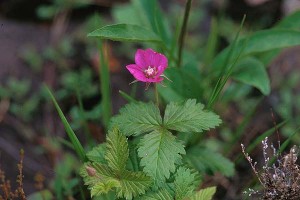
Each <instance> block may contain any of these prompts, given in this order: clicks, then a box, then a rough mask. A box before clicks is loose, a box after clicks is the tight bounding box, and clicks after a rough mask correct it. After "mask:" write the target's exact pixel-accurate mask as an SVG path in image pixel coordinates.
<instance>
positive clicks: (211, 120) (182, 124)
mask: <svg viewBox="0 0 300 200" xmlns="http://www.w3.org/2000/svg"><path fill="white" fill-rule="evenodd" d="M203 108H204V106H203V105H202V104H200V103H196V100H195V99H189V100H187V101H186V102H184V103H174V102H171V103H170V104H168V105H167V108H166V111H165V116H164V126H165V128H167V129H171V130H176V131H180V132H202V131H203V130H209V129H210V128H214V127H216V126H218V125H219V124H220V123H221V120H220V118H219V116H218V115H216V114H214V113H213V112H210V111H206V110H203Z"/></svg>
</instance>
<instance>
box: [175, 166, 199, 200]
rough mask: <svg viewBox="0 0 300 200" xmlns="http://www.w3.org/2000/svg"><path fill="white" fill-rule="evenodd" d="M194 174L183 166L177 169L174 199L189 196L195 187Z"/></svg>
mask: <svg viewBox="0 0 300 200" xmlns="http://www.w3.org/2000/svg"><path fill="white" fill-rule="evenodd" d="M195 182H196V174H195V173H193V172H192V170H190V169H187V168H185V167H180V168H178V169H177V171H176V174H175V181H174V186H175V199H176V200H177V199H178V200H181V199H185V198H186V197H190V196H191V195H192V193H193V191H194V190H195V189H196V186H195V184H194V183H195Z"/></svg>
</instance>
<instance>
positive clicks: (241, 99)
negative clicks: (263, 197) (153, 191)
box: [0, 0, 300, 199]
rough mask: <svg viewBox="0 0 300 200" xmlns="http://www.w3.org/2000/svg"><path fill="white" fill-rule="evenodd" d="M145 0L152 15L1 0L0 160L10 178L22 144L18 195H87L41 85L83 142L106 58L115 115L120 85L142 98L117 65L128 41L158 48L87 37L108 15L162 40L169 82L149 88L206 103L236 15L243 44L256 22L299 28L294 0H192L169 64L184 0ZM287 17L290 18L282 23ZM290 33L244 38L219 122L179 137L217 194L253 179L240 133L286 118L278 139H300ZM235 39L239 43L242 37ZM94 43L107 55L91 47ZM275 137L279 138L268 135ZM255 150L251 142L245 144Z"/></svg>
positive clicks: (77, 0)
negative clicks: (245, 51) (180, 43)
mask: <svg viewBox="0 0 300 200" xmlns="http://www.w3.org/2000/svg"><path fill="white" fill-rule="evenodd" d="M151 2H152V1H151ZM153 2H157V5H156V4H153V5H154V6H158V9H159V10H157V11H156V12H155V15H153V13H151V9H152V11H153V9H154V10H155V7H145V5H151V4H147V3H145V1H139V0H132V1H127V0H114V1H112V0H89V1H87V0H67V1H65V0H53V1H51V0H48V1H45V2H41V1H38V0H32V1H31V2H30V3H28V2H27V1H24V0H16V1H1V2H0V22H1V28H0V30H1V35H0V42H1V46H0V53H1V54H0V61H1V63H0V64H1V68H0V77H1V79H0V84H1V85H0V99H1V100H0V122H1V123H0V152H1V154H0V158H1V161H0V166H1V167H2V168H4V169H5V171H6V172H7V177H9V178H11V179H12V180H13V179H14V175H15V171H14V169H13V168H12V167H11V166H12V165H14V164H15V163H17V159H18V150H19V149H20V148H24V150H25V161H24V174H25V183H24V188H25V192H26V193H28V194H31V193H33V194H32V195H31V196H30V197H29V199H52V198H53V197H54V198H56V199H67V198H68V199H80V198H82V199H85V196H86V195H87V194H86V191H85V189H84V187H82V181H81V179H80V178H79V176H78V175H77V170H79V169H78V168H77V166H78V165H79V161H78V160H77V159H76V158H75V156H74V155H73V154H72V153H71V152H72V146H71V145H70V143H69V142H68V141H67V136H66V134H65V132H64V129H63V126H62V124H61V122H60V120H59V118H58V116H57V113H56V112H55V110H54V107H53V106H52V104H51V101H50V99H49V97H48V95H47V92H46V91H45V88H44V87H43V84H46V85H48V86H49V87H50V88H52V90H53V91H54V95H55V97H56V98H57V100H58V102H59V103H60V105H61V108H62V110H63V112H64V113H65V115H66V116H67V118H68V119H69V121H70V124H71V127H72V128H73V130H75V131H76V133H77V135H78V137H79V139H80V141H81V142H82V143H83V144H85V148H86V149H87V150H90V149H91V148H92V147H93V146H94V145H95V144H98V143H100V142H103V141H104V138H105V130H106V126H107V124H106V122H105V120H106V118H107V112H110V111H107V110H105V109H107V106H103V97H104V93H103V87H102V86H103V82H102V81H101V79H100V77H101V73H103V66H104V64H105V63H104V61H106V62H107V63H106V64H107V66H108V70H109V73H110V80H108V81H109V82H110V83H111V86H110V90H109V93H110V94H111V98H110V99H111V104H112V113H113V114H115V113H117V112H118V110H119V108H120V107H121V106H123V105H124V104H125V103H126V102H127V101H126V99H124V97H123V96H122V95H120V94H119V90H121V91H123V92H125V93H126V94H128V95H129V96H131V97H132V98H135V99H143V100H149V99H151V98H152V95H151V94H152V92H153V91H152V90H151V89H149V91H147V92H145V91H144V86H143V85H142V84H136V85H132V86H129V85H128V84H129V83H130V82H131V81H132V78H131V76H130V74H128V73H127V72H126V71H125V69H124V68H125V67H124V66H125V65H126V64H128V63H132V61H133V55H134V52H135V51H136V49H137V48H141V47H142V48H146V47H152V48H155V47H156V46H155V45H153V44H151V43H143V44H141V43H126V42H117V41H114V42H112V41H105V42H104V43H103V44H101V45H100V44H99V43H98V41H97V39H95V38H92V37H87V34H88V33H91V32H92V31H94V30H96V29H98V28H100V27H102V26H104V25H109V24H112V23H130V24H135V25H142V26H144V27H148V28H149V29H153V30H154V31H156V33H159V35H160V37H161V38H162V39H163V41H164V43H165V44H166V46H167V47H168V48H169V50H170V49H171V51H166V49H168V48H161V49H157V50H161V51H164V52H165V53H166V54H167V55H168V57H169V61H170V62H169V69H168V71H166V74H167V76H168V77H169V78H170V79H171V80H173V82H166V83H165V84H166V86H167V87H166V88H162V87H161V88H159V91H160V95H161V98H162V99H163V101H164V103H167V102H169V101H171V100H172V101H175V100H182V99H184V98H196V99H197V100H199V101H200V102H202V103H205V104H207V103H210V97H211V94H212V91H213V89H214V86H215V83H216V82H217V80H218V75H219V72H220V68H222V67H224V66H222V65H225V63H224V62H223V61H224V59H223V60H222V53H221V54H219V52H221V51H222V50H224V49H225V48H226V47H227V46H228V45H229V44H234V43H235V35H236V33H237V32H238V31H239V28H240V24H241V21H242V18H243V15H244V14H246V15H247V17H246V21H245V23H244V26H243V28H242V30H241V32H240V34H239V38H241V39H242V40H243V39H244V41H245V40H247V39H245V38H248V40H249V41H250V42H249V41H248V44H252V43H251V42H253V44H254V42H255V38H256V37H255V36H257V35H255V34H257V33H258V32H257V31H261V30H263V29H268V30H271V31H272V30H273V31H274V33H275V32H276V28H277V29H278V28H280V30H281V29H285V30H286V29H289V30H292V29H293V30H295V31H299V21H300V18H299V14H297V12H296V14H294V15H293V14H292V15H290V14H291V13H292V12H295V11H296V10H297V9H298V8H299V7H300V5H299V2H297V1H293V0H281V1H277V0H222V1H218V0H203V1H193V5H192V10H191V15H190V18H189V22H188V29H187V35H186V40H185V46H184V47H185V48H184V51H183V60H182V68H180V69H178V68H175V66H176V64H177V60H176V50H177V47H176V43H177V38H178V36H179V33H180V25H181V20H182V16H183V13H184V6H185V1H183V0H172V1H153ZM151 16H152V18H151ZM153 16H155V17H156V19H155V20H157V21H155V20H153ZM285 16H291V17H290V18H289V19H288V20H286V21H284V23H281V20H282V19H283V18H284V17H285ZM155 23H158V25H157V24H155ZM157 26H158V28H157ZM269 33H270V32H269ZM252 36H253V37H252ZM258 36H259V35H258ZM287 36H289V35H287ZM251 38H252V39H253V38H254V39H253V40H251ZM273 38H276V37H273ZM278 38H282V37H278ZM289 38H291V37H287V38H286V40H284V41H285V42H286V43H285V44H287V43H289V45H285V46H284V45H283V46H282V47H287V46H294V47H291V48H287V49H285V48H276V44H278V45H279V43H280V42H282V41H273V40H272V41H268V42H267V43H266V46H268V45H269V44H270V45H269V46H272V45H273V46H274V47H269V49H268V51H267V52H259V51H257V52H255V51H253V52H250V51H251V48H250V47H249V49H250V50H249V52H250V53H251V56H248V57H246V59H243V60H242V61H241V62H238V63H237V67H236V69H240V70H236V71H233V73H232V76H231V77H232V78H230V79H229V80H228V81H227V83H226V84H225V85H224V88H225V89H224V90H223V92H222V95H221V96H220V97H219V99H218V100H217V101H216V102H215V104H214V110H215V112H216V113H218V114H219V115H221V117H222V119H223V125H222V127H220V128H219V129H218V130H215V131H211V132H209V133H208V134H206V135H203V136H201V138H196V140H193V138H192V136H186V135H183V134H182V135H181V134H179V135H178V137H179V138H180V139H181V140H183V141H184V142H185V144H186V145H187V146H189V145H190V146H191V148H190V149H189V151H190V154H189V155H190V160H193V164H194V165H197V167H196V168H197V169H198V170H199V171H201V172H202V174H203V180H202V186H205V185H212V184H213V185H215V184H216V185H217V186H218V190H217V191H218V192H217V195H216V198H217V199H220V198H221V197H223V199H241V193H242V191H243V190H245V189H246V188H247V187H249V186H250V185H253V184H254V183H253V181H252V180H253V176H251V173H250V172H249V167H248V166H246V165H245V161H244V160H241V159H240V156H241V150H240V143H241V142H243V143H244V144H245V146H248V145H249V144H256V145H257V144H258V142H257V141H258V140H259V139H258V138H259V136H261V135H264V136H265V135H271V134H272V133H273V132H274V131H275V129H271V128H272V127H274V122H276V123H278V124H279V125H278V126H281V124H280V123H281V122H283V121H287V122H286V123H285V124H284V125H283V126H282V127H281V129H280V133H281V135H280V140H282V141H285V140H286V139H287V138H289V139H291V140H292V141H293V144H296V145H299V144H300V137H299V134H294V133H295V131H296V130H297V129H298V127H299V117H300V115H299V105H300V93H299V81H300V76H299V74H300V73H298V72H299V70H300V67H299V64H300V61H299V56H297V55H298V54H299V51H300V48H299V46H295V44H296V43H295V41H296V42H299V39H298V38H296V39H295V41H294V40H293V41H289ZM282 43H284V42H282ZM260 45H262V44H258V46H257V47H256V48H258V49H259V48H260ZM237 46H239V48H240V49H241V48H243V46H242V43H241V42H240V43H237ZM99 47H100V48H101V49H102V50H104V51H105V52H107V53H106V54H104V55H102V56H101V55H100V56H99ZM237 49H238V48H237ZM238 50H239V49H238ZM256 50H257V49H256ZM227 51H228V50H227ZM235 53H236V52H235ZM250 53H249V54H250ZM223 54H224V53H223ZM233 54H234V53H233ZM237 54H238V52H237V53H236V55H237ZM223 57H224V56H223ZM101 67H102V68H101ZM245 83H246V84H245ZM270 108H272V111H271V110H270ZM272 113H274V116H275V117H272ZM108 116H109V114H108ZM268 130H272V131H271V132H270V131H269V132H268ZM275 132H276V131H275ZM291 136H292V137H291ZM191 138H192V139H191ZM204 138H205V139H204ZM273 139H274V143H277V140H278V138H277V135H276V134H274V138H273ZM193 141H194V143H193ZM199 149H200V150H199ZM193 152H197V154H193ZM198 152H202V154H201V155H199V153H198ZM257 152H260V149H259V147H258V146H257V148H256V149H255V150H254V151H253V152H252V153H253V154H254V155H256V153H257ZM258 156H260V155H258ZM254 157H255V156H254ZM256 160H259V159H256ZM37 174H42V176H43V177H45V181H44V183H43V187H36V181H35V180H34V178H33V177H35V176H36V175H37ZM38 191H40V192H38ZM34 192H35V193H34Z"/></svg>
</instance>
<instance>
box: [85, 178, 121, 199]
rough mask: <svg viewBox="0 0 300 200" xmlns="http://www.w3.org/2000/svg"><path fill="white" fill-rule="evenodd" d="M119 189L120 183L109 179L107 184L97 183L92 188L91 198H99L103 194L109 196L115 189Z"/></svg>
mask: <svg viewBox="0 0 300 200" xmlns="http://www.w3.org/2000/svg"><path fill="white" fill-rule="evenodd" d="M116 187H117V188H119V187H120V182H119V181H118V180H116V179H113V178H111V179H107V180H106V181H105V182H104V181H103V182H97V183H96V184H95V185H94V186H93V187H91V188H90V189H91V196H92V197H94V196H99V195H103V194H107V193H108V192H110V191H111V190H112V189H113V188H116Z"/></svg>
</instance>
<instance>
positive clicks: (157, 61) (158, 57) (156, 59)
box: [151, 52, 168, 70]
mask: <svg viewBox="0 0 300 200" xmlns="http://www.w3.org/2000/svg"><path fill="white" fill-rule="evenodd" d="M151 64H152V65H151V66H155V67H157V68H158V67H160V68H161V69H162V70H165V69H166V68H167V66H168V59H167V58H166V56H164V55H163V54H161V53H157V52H154V56H153V58H152V59H151Z"/></svg>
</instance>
